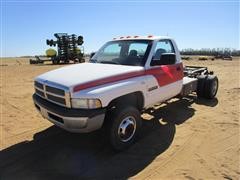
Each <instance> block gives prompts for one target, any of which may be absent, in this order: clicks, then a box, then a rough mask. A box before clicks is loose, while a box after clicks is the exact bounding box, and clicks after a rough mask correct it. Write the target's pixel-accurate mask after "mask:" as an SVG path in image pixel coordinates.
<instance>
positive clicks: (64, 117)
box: [33, 94, 106, 133]
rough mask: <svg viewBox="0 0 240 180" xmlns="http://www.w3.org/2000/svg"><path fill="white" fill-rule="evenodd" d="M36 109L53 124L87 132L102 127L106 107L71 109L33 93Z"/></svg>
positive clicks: (72, 130) (69, 129)
mask: <svg viewBox="0 0 240 180" xmlns="http://www.w3.org/2000/svg"><path fill="white" fill-rule="evenodd" d="M33 101H34V104H35V107H36V109H37V110H38V111H39V112H40V113H41V115H42V116H43V117H44V118H46V119H48V120H49V121H50V122H52V123H53V124H55V125H57V126H59V127H61V128H63V129H65V130H67V131H70V132H79V133H86V132H91V131H94V130H97V129H100V128H101V127H102V124H103V121H104V118H105V111H106V110H105V109H104V108H101V109H86V110H85V109H70V108H65V107H62V106H59V105H56V104H54V103H52V102H49V101H47V100H45V99H43V98H41V97H39V96H38V95H36V94H33Z"/></svg>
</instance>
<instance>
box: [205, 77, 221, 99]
mask: <svg viewBox="0 0 240 180" xmlns="http://www.w3.org/2000/svg"><path fill="white" fill-rule="evenodd" d="M204 90H205V91H204V97H205V98H207V99H213V98H214V97H215V96H216V94H217V91H218V78H217V76H215V75H208V76H207V78H206V79H205V88H204Z"/></svg>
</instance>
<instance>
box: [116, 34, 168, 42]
mask: <svg viewBox="0 0 240 180" xmlns="http://www.w3.org/2000/svg"><path fill="white" fill-rule="evenodd" d="M135 39H139V40H160V39H172V38H171V37H169V36H153V35H148V36H121V37H118V38H113V41H119V40H135Z"/></svg>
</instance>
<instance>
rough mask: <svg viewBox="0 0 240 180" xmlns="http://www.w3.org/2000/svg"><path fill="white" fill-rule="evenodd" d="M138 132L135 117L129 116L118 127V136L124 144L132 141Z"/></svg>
mask: <svg viewBox="0 0 240 180" xmlns="http://www.w3.org/2000/svg"><path fill="white" fill-rule="evenodd" d="M135 131H136V119H135V118H134V117H133V116H128V117H126V118H125V119H123V120H122V122H121V123H120V125H119V127H118V136H119V138H120V140H121V141H122V142H127V141H129V140H131V139H132V137H133V136H134V134H135Z"/></svg>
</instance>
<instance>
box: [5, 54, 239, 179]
mask: <svg viewBox="0 0 240 180" xmlns="http://www.w3.org/2000/svg"><path fill="white" fill-rule="evenodd" d="M0 61H1V64H0V65H1V66H0V71H1V77H0V78H1V84H0V91H1V96H0V108H1V122H0V132H1V133H0V140H1V143H0V150H1V151H0V179H1V180H3V179H7V180H9V179H18V180H19V179H23V180H25V179H82V178H84V179H85V178H91V179H96V178H100V179H113V178H114V179H128V178H131V179H191V180H193V179H239V178H240V159H239V157H240V142H239V138H240V136H239V135H240V132H239V130H240V129H239V120H240V119H239V116H240V59H237V58H234V60H233V61H223V60H215V61H211V60H208V61H198V60H196V59H194V60H190V61H184V64H185V65H197V66H207V67H209V69H211V70H213V71H214V72H215V73H216V74H217V75H218V78H219V82H220V87H219V91H218V95H217V98H215V99H213V100H210V101H209V100H203V99H197V98H196V96H195V95H192V96H189V97H187V98H184V99H182V100H176V99H175V100H171V101H169V102H167V103H166V104H161V105H158V106H155V107H153V108H152V109H148V110H146V111H145V112H144V113H143V118H144V119H145V121H144V126H143V129H142V133H141V136H140V138H139V140H138V142H137V143H135V144H134V145H133V146H132V147H131V148H130V149H128V150H126V151H124V152H121V153H116V152H114V151H112V149H111V147H110V146H109V145H108V143H107V142H106V140H105V139H104V137H103V136H102V133H101V131H96V132H94V133H90V134H72V133H68V132H65V131H64V130H61V129H59V128H56V127H55V126H53V125H52V124H51V123H49V122H48V121H47V120H44V119H43V118H41V116H40V115H39V114H38V113H37V111H36V110H35V108H34V106H33V103H32V99H31V96H32V94H33V91H34V89H33V78H34V77H35V76H37V75H39V74H41V73H43V72H46V71H49V70H52V69H56V68H59V67H61V66H60V65H57V66H56V65H29V64H28V61H27V60H26V59H23V58H22V59H21V58H8V59H4V58H3V59H1V60H0ZM93 73H94V72H93ZM159 107H161V108H159Z"/></svg>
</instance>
